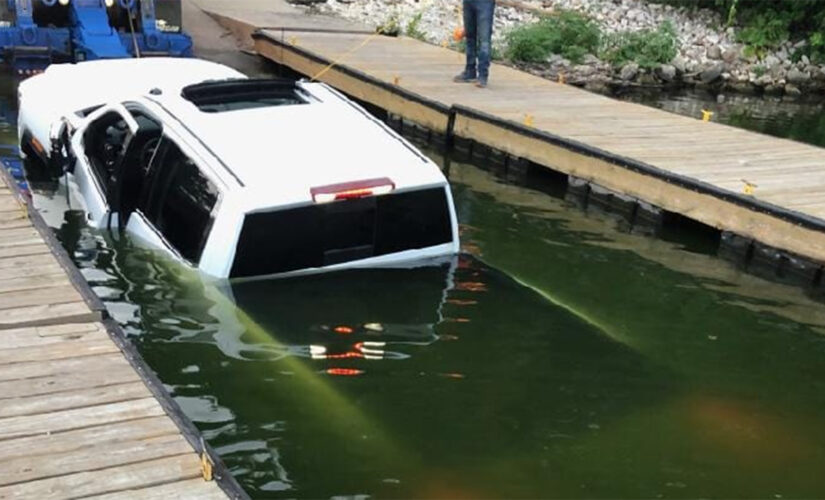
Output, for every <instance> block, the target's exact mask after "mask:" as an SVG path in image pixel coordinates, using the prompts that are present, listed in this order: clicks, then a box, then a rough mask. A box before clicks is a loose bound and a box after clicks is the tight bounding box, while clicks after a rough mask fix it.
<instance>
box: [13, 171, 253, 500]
mask: <svg viewBox="0 0 825 500" xmlns="http://www.w3.org/2000/svg"><path fill="white" fill-rule="evenodd" d="M4 173H5V172H3V168H2V166H0V499H6V498H8V499H36V500H45V499H63V498H81V497H96V498H119V499H120V498H141V499H144V498H158V499H160V498H164V499H165V498H192V499H211V498H245V497H246V496H245V494H244V493H243V491H242V490H241V489H240V487H239V486H238V485H237V483H235V481H234V479H232V477H231V476H230V475H229V474H228V473H227V472H226V470H225V468H224V466H223V464H222V463H221V462H220V459H218V458H217V457H216V455H215V454H214V453H213V452H212V451H211V450H210V449H209V448H208V446H205V445H203V443H202V440H201V437H200V435H199V433H198V431H197V430H196V429H195V427H194V426H193V425H192V423H191V422H189V421H188V420H187V419H186V417H185V416H184V415H183V413H182V412H181V410H180V408H179V407H178V406H177V404H175V402H174V401H173V400H172V398H171V397H170V396H169V395H168V394H167V393H166V392H165V390H164V388H163V386H162V384H161V383H160V381H159V380H157V378H156V377H155V375H154V373H153V372H152V371H151V369H149V368H148V367H147V366H146V365H144V364H143V361H142V360H141V358H140V356H139V355H138V353H137V352H136V351H135V350H134V348H133V347H132V345H131V343H130V342H129V341H128V340H127V339H126V338H125V335H124V333H123V332H122V331H121V330H120V328H119V327H118V326H117V324H115V323H114V322H112V321H111V320H108V319H106V318H105V311H104V309H103V307H102V305H101V304H100V302H99V301H97V299H96V298H95V296H94V294H93V293H92V292H91V290H90V289H89V288H88V285H86V283H85V281H84V280H83V279H82V277H81V276H80V275H79V273H78V272H77V269H76V268H75V267H74V265H73V264H72V263H71V262H70V261H69V259H68V256H67V255H66V254H65V252H64V251H63V249H62V247H61V246H60V244H59V243H58V242H57V241H56V239H55V238H54V236H53V235H52V232H51V230H50V229H49V228H48V227H46V226H45V223H44V222H43V221H42V219H40V217H39V214H37V212H36V211H34V210H33V209H32V208H31V206H30V205H28V204H27V203H26V200H25V199H23V198H21V197H20V196H19V195H18V194H17V192H16V191H15V189H13V188H10V187H9V186H11V185H12V184H11V183H10V180H9V179H8V178H7V177H6V176H5V175H2V174H4ZM204 461H205V462H206V465H205V466H204ZM210 470H211V475H212V480H210V481H206V480H205V479H204V476H205V473H206V475H207V476H208V475H209V473H210V472H209V471H210Z"/></svg>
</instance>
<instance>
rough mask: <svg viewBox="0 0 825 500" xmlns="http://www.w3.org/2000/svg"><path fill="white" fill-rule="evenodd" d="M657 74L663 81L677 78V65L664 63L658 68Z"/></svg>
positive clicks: (668, 81)
mask: <svg viewBox="0 0 825 500" xmlns="http://www.w3.org/2000/svg"><path fill="white" fill-rule="evenodd" d="M656 76H658V77H659V79H660V80H662V81H663V82H667V83H670V82H672V81H673V80H675V79H676V67H675V66H673V65H671V64H662V65H661V66H659V67H658V68H657V69H656Z"/></svg>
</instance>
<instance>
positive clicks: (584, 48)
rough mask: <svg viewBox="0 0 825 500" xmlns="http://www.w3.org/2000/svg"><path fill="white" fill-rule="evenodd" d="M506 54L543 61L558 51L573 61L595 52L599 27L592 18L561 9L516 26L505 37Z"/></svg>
mask: <svg viewBox="0 0 825 500" xmlns="http://www.w3.org/2000/svg"><path fill="white" fill-rule="evenodd" d="M505 40H506V49H505V54H504V55H505V56H506V57H507V58H508V59H510V60H513V61H521V62H543V61H545V60H547V58H548V57H549V56H550V54H560V55H562V56H563V57H565V58H567V59H569V60H570V61H572V62H574V63H579V62H581V61H582V59H583V58H584V56H585V55H586V54H594V53H595V52H596V51H597V50H598V47H599V43H600V42H601V30H600V29H599V27H598V25H597V24H596V23H594V22H593V21H592V20H590V19H589V18H587V17H586V16H583V15H581V14H578V13H576V12H570V11H563V12H561V13H560V14H559V15H558V16H553V17H545V18H543V19H541V20H539V21H538V22H536V23H533V24H528V25H525V26H519V27H518V28H515V29H513V30H512V31H510V32H509V33H507V35H506V36H505Z"/></svg>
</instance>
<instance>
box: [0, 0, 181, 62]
mask: <svg viewBox="0 0 825 500" xmlns="http://www.w3.org/2000/svg"><path fill="white" fill-rule="evenodd" d="M181 21H182V10H181V1H180V0H0V59H2V61H3V62H5V63H7V64H8V65H10V66H11V67H12V68H13V70H14V71H15V72H17V73H19V74H32V73H35V72H38V71H39V70H42V69H43V68H45V67H46V66H48V65H49V64H51V63H53V62H54V63H56V62H80V61H87V60H95V59H117V58H126V57H145V56H172V57H188V56H191V55H192V39H191V38H190V37H189V36H188V35H186V34H185V33H183V31H182V22H181Z"/></svg>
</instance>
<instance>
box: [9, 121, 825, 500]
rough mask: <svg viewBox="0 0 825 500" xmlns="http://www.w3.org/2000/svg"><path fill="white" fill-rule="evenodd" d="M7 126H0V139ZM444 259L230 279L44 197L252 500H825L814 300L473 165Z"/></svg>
mask: <svg viewBox="0 0 825 500" xmlns="http://www.w3.org/2000/svg"><path fill="white" fill-rule="evenodd" d="M7 135H8V134H6V133H5V132H3V135H2V137H3V138H6V136H7ZM450 177H451V181H452V184H453V189H454V194H455V198H456V204H457V208H458V211H459V218H460V221H461V226H462V241H463V248H464V254H463V255H462V256H461V257H459V258H457V259H455V260H454V261H453V262H450V263H447V264H445V265H443V266H441V267H431V268H421V269H409V270H383V271H378V270H373V271H358V272H345V273H337V274H329V275H325V276H316V277H311V278H303V279H292V280H269V281H259V282H251V283H244V284H237V285H234V286H230V285H226V284H224V285H219V286H216V285H215V284H210V283H207V282H204V281H203V280H201V279H200V277H199V276H198V275H196V274H194V273H191V272H187V271H185V270H184V269H182V268H180V267H178V266H176V265H173V264H169V263H168V262H166V261H165V260H164V259H163V258H160V257H158V256H157V255H155V254H154V253H152V252H150V251H146V250H142V249H139V248H135V247H134V246H133V245H132V243H131V242H130V241H128V240H121V241H115V240H112V239H111V238H110V236H109V235H108V234H105V233H98V232H93V231H90V230H89V229H88V228H86V227H84V226H83V225H82V216H81V214H79V213H78V212H77V211H69V212H66V213H65V214H64V213H63V210H64V209H65V207H64V206H63V205H62V203H63V202H62V199H63V198H62V196H61V193H60V189H59V188H58V190H57V192H55V191H54V188H55V183H50V182H42V183H36V184H34V185H33V187H34V188H35V191H36V193H37V194H36V202H37V203H38V205H39V206H40V207H41V208H42V210H44V211H45V212H46V215H47V216H48V218H49V219H50V220H52V221H53V222H54V224H55V225H56V226H58V229H57V231H58V234H59V236H60V239H61V240H62V241H63V242H64V244H65V245H66V247H67V248H68V249H69V251H70V253H71V254H72V255H73V256H74V259H75V261H76V262H77V264H78V265H79V266H80V267H81V268H82V272H83V274H84V276H86V278H87V279H88V280H89V282H90V283H91V284H92V286H93V287H94V289H95V291H96V292H97V293H98V294H99V295H100V296H101V297H102V298H103V300H104V301H105V303H106V304H107V306H108V308H109V309H110V311H111V312H112V314H113V316H114V317H115V318H116V319H117V320H118V321H119V322H120V323H121V324H123V326H124V328H125V329H126V331H127V332H128V333H129V334H130V336H131V338H132V340H133V341H134V342H135V343H136V344H137V346H138V348H139V350H140V352H141V353H142V354H143V356H144V357H145V359H146V361H147V362H148V363H149V365H150V366H152V367H153V368H154V369H155V370H156V371H157V372H158V375H159V376H160V378H161V380H162V381H163V382H164V383H165V384H166V386H167V387H168V389H169V390H170V391H171V392H172V394H173V395H174V396H175V398H176V399H177V401H178V402H179V403H180V404H181V406H182V407H183V409H184V410H185V412H186V413H187V415H189V417H190V418H191V419H192V420H193V421H194V422H195V423H196V424H197V426H198V427H199V428H200V429H202V430H203V432H204V435H205V436H206V437H207V439H208V440H209V442H210V443H211V444H212V445H213V446H214V447H215V448H216V449H217V451H218V452H219V453H220V454H221V456H222V457H223V459H224V461H225V462H226V464H227V465H228V466H229V467H230V468H231V470H232V472H233V473H234V474H235V476H236V477H237V479H238V480H239V481H240V482H241V484H242V485H243V486H244V487H245V488H246V489H247V491H248V492H249V493H250V494H251V495H252V496H253V497H256V498H294V497H300V498H324V497H339V498H341V497H353V498H355V497H360V498H363V497H365V496H372V497H396V498H398V497H415V498H482V497H508V498H516V497H521V498H527V497H529V498H535V497H548V498H594V497H602V498H604V497H610V498H640V497H644V498H652V497H666V498H673V497H676V498H695V497H730V498H745V497H748V498H752V497H761V498H765V497H771V498H792V497H797V498H798V497H806V498H810V497H822V496H825V476H823V474H822V471H823V470H825V425H823V424H822V422H823V418H825V362H823V360H825V309H823V306H822V304H821V303H817V302H813V301H811V300H810V299H808V298H807V297H806V296H805V295H804V294H803V293H802V291H800V290H798V289H795V288H791V287H785V286H782V285H777V284H771V283H768V282H765V281H762V280H760V279H758V278H755V277H752V276H749V275H744V274H741V273H740V272H738V271H737V270H735V269H734V268H733V267H731V266H730V265H728V264H726V263H725V262H723V261H721V260H719V259H716V258H715V257H713V256H712V255H709V254H708V253H706V252H703V251H701V249H702V248H705V247H710V246H711V245H710V244H703V243H707V242H703V241H702V240H701V238H700V239H699V240H698V241H695V240H680V239H674V240H672V241H665V240H661V239H651V238H645V237H642V236H638V235H633V234H628V233H626V232H623V231H621V230H619V229H617V227H618V226H617V224H616V223H615V222H614V221H613V220H612V219H610V218H609V217H606V216H603V215H599V214H587V213H584V212H582V211H581V210H579V209H576V208H572V207H570V206H569V205H567V204H565V202H564V201H562V200H560V199H558V198H555V197H553V196H550V195H548V194H545V193H542V192H539V191H535V190H531V189H528V188H523V187H517V186H513V185H508V184H505V183H502V182H500V180H499V179H497V178H496V177H494V176H493V175H491V174H490V173H488V172H486V171H484V170H482V169H479V168H477V167H474V166H470V165H464V164H460V163H453V164H452V166H451V169H450Z"/></svg>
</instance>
